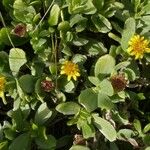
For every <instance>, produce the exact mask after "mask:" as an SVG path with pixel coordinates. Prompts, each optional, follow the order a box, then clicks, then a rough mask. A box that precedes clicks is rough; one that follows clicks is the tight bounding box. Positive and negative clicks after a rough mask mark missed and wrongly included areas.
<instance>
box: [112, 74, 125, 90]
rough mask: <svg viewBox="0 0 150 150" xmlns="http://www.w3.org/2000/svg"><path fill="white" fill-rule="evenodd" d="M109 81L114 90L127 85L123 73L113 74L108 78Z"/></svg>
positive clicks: (122, 88) (121, 88)
mask: <svg viewBox="0 0 150 150" xmlns="http://www.w3.org/2000/svg"><path fill="white" fill-rule="evenodd" d="M110 81H111V84H112V86H113V88H114V90H115V92H120V91H123V90H124V89H125V87H126V85H127V80H126V79H125V76H124V74H118V75H114V76H112V77H111V78H110Z"/></svg>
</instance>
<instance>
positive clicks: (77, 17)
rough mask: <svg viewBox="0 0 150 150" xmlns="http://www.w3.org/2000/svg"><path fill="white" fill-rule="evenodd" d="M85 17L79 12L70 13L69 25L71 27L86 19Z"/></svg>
mask: <svg viewBox="0 0 150 150" xmlns="http://www.w3.org/2000/svg"><path fill="white" fill-rule="evenodd" d="M86 20H87V18H85V17H83V16H82V15H81V14H76V15H72V16H71V19H70V26H71V27H73V26H74V25H75V24H79V23H80V22H83V21H86Z"/></svg>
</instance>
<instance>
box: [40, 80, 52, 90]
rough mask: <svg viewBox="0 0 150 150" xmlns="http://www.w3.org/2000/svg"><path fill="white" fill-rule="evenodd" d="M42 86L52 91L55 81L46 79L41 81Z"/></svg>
mask: <svg viewBox="0 0 150 150" xmlns="http://www.w3.org/2000/svg"><path fill="white" fill-rule="evenodd" d="M41 87H42V89H43V90H44V91H45V92H50V91H52V90H53V89H54V83H53V82H52V81H49V80H44V81H42V82H41Z"/></svg>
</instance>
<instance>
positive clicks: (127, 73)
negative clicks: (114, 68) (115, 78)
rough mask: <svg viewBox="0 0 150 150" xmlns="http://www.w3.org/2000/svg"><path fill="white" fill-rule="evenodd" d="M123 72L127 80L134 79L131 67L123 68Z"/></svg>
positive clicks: (134, 75)
mask: <svg viewBox="0 0 150 150" xmlns="http://www.w3.org/2000/svg"><path fill="white" fill-rule="evenodd" d="M124 72H125V73H126V75H127V77H128V80H129V81H134V80H135V79H136V74H135V73H134V71H133V70H132V69H130V68H126V69H124Z"/></svg>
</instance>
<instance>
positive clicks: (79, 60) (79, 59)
mask: <svg viewBox="0 0 150 150" xmlns="http://www.w3.org/2000/svg"><path fill="white" fill-rule="evenodd" d="M86 60H87V57H86V56H85V55H81V54H75V55H74V56H73V58H72V61H73V62H74V63H76V64H84V63H85V62H86Z"/></svg>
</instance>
